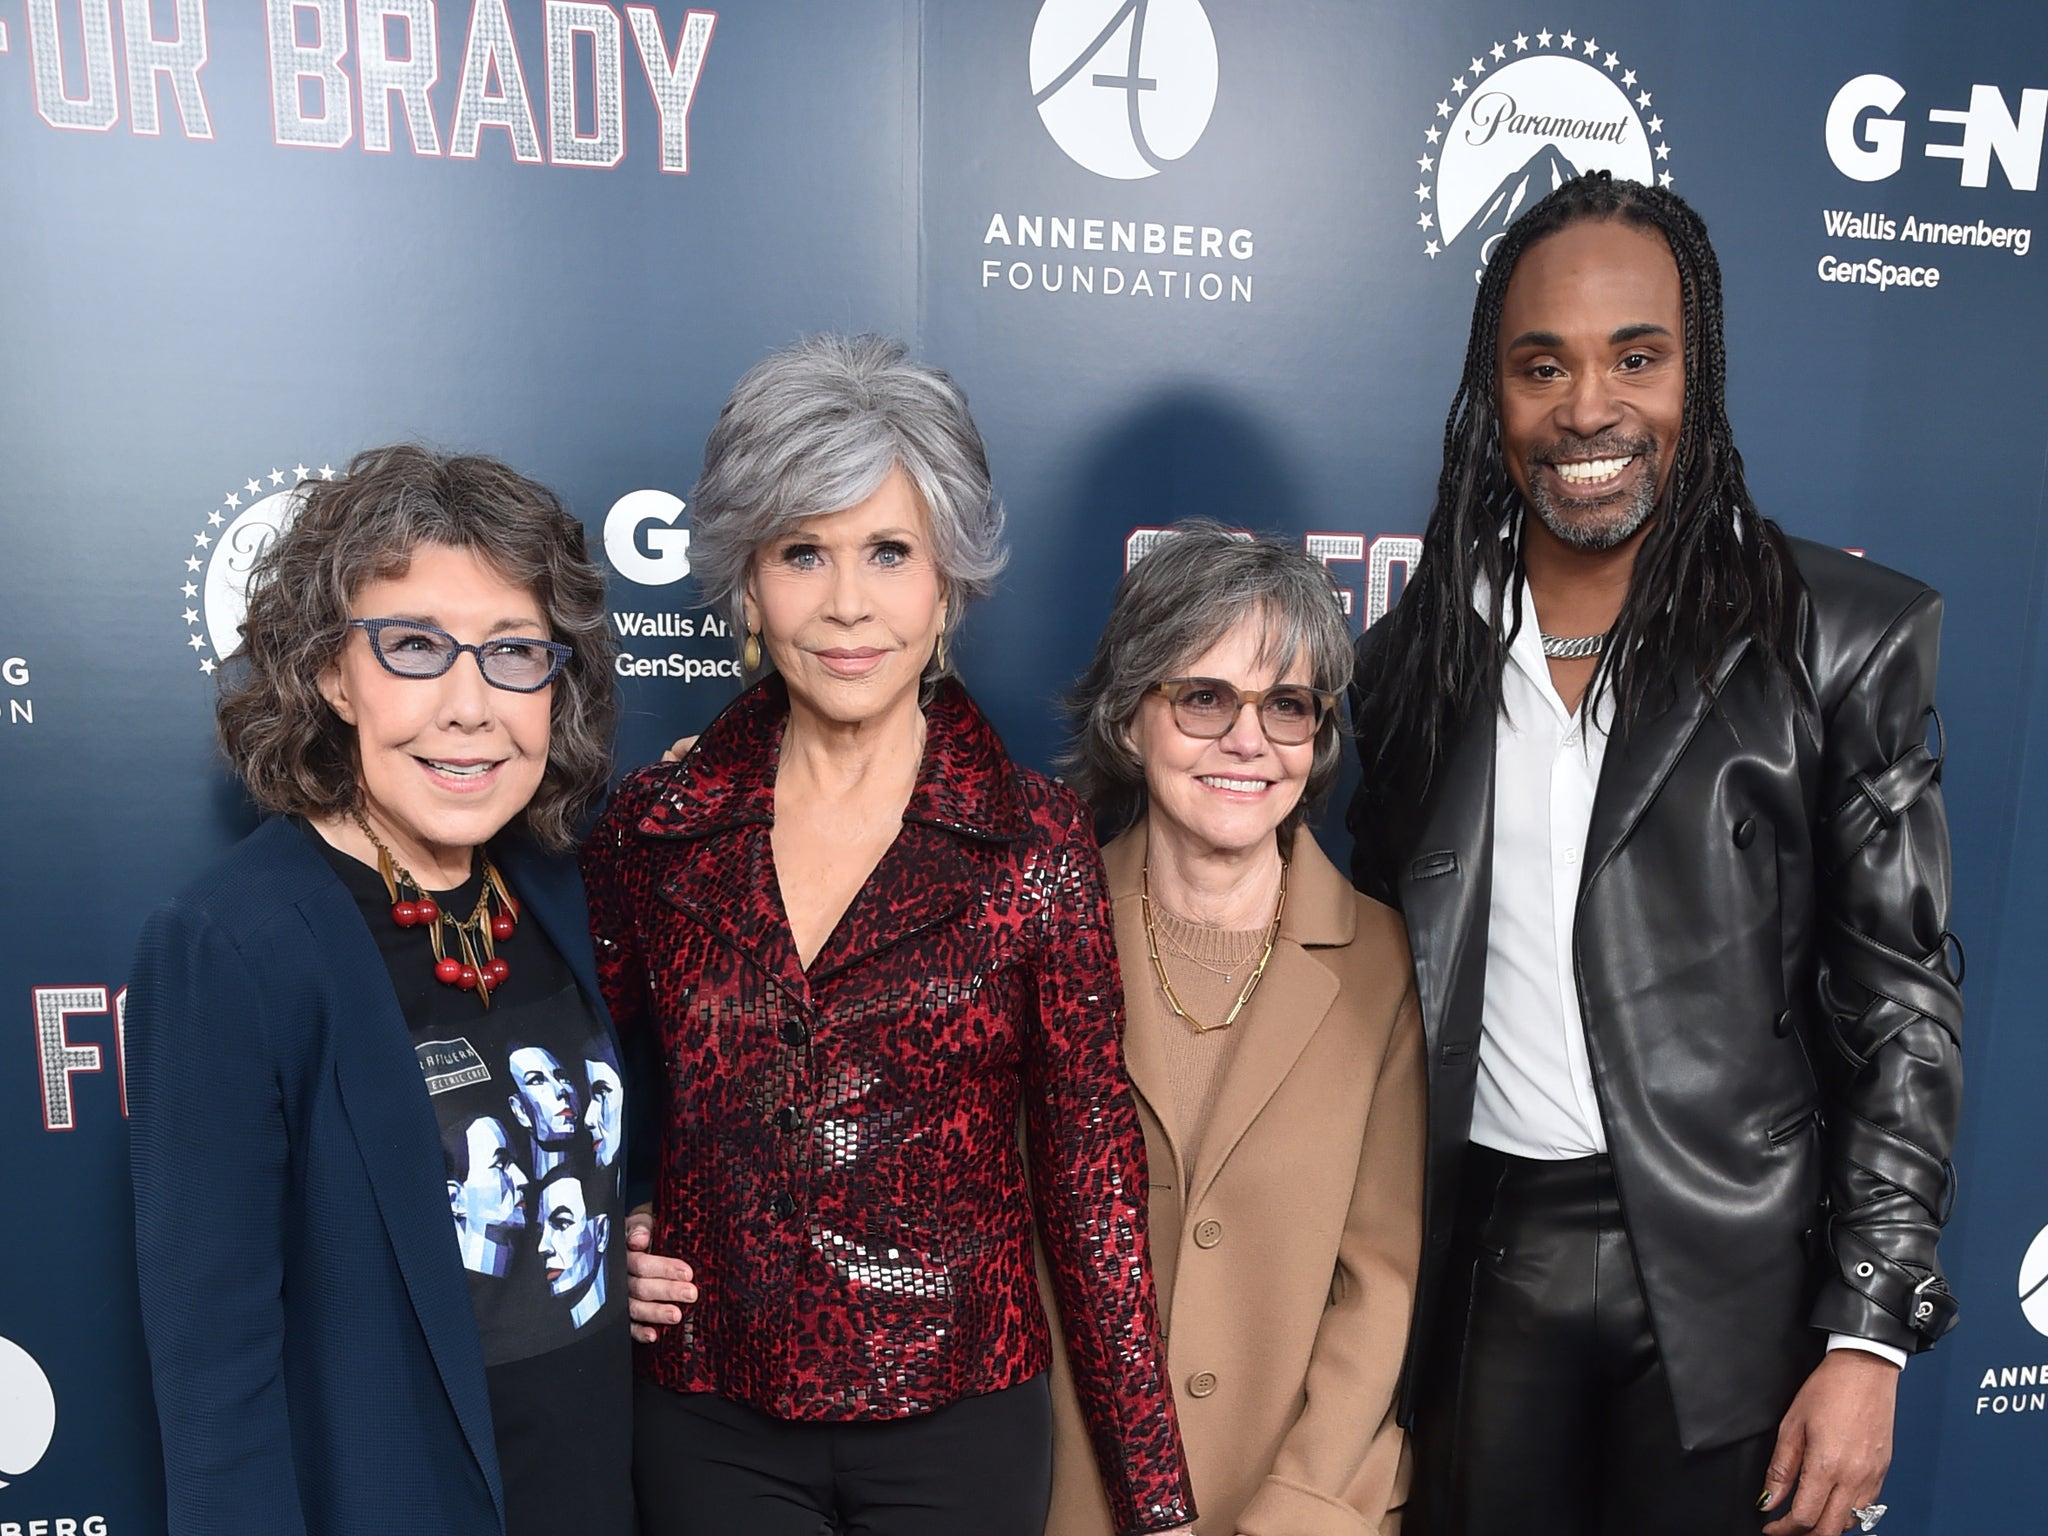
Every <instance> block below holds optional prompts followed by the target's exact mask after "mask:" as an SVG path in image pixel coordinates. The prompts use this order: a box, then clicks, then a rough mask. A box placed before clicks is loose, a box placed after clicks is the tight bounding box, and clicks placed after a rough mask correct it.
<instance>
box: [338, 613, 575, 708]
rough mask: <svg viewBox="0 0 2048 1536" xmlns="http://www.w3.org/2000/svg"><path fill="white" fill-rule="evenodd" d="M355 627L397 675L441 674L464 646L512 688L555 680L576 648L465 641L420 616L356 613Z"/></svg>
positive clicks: (496, 681) (529, 689)
mask: <svg viewBox="0 0 2048 1536" xmlns="http://www.w3.org/2000/svg"><path fill="white" fill-rule="evenodd" d="M348 627H349V628H350V629H360V630H361V631H362V632H363V633H364V634H366V635H368V636H369V637H370V650H371V651H372V652H373V653H375V655H376V657H377V660H378V661H380V662H382V663H383V664H384V670H385V671H386V672H389V673H392V674H393V675H394V676H397V677H418V678H427V677H439V676H441V675H442V674H443V673H445V672H446V671H447V670H448V669H449V668H450V667H452V666H454V665H455V659H456V658H457V657H458V656H460V655H461V654H462V653H463V652H464V651H468V652H469V653H470V655H472V656H474V657H475V658H476V664H477V670H478V671H480V672H482V673H483V675H484V681H485V682H487V683H489V684H490V685H491V686H492V687H493V688H503V689H506V690H507V691H509V692H512V693H538V692H540V691H541V689H543V688H545V687H547V685H548V684H549V683H552V682H553V681H554V680H555V674H556V673H557V672H559V671H561V670H562V664H563V663H564V662H566V661H567V660H568V659H569V658H570V657H571V656H573V655H574V654H575V652H574V651H572V650H570V648H569V647H568V646H566V645H560V644H557V643H556V642H555V641H553V640H532V639H528V638H526V637H525V636H523V635H504V636H501V637H499V638H497V639H493V640H486V641H484V643H483V644H482V645H464V644H463V643H462V642H461V641H460V640H458V639H456V638H455V637H454V636H453V635H451V634H449V633H448V631H447V630H445V629H436V628H435V627H434V626H433V625H431V624H422V623H420V622H418V621H417V620H415V619H350V620H349V621H348Z"/></svg>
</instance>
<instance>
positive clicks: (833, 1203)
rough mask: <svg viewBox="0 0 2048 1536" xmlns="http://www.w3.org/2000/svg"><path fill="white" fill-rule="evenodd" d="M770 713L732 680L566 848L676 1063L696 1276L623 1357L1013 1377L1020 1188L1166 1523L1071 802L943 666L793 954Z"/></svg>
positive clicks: (1085, 1401)
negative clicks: (868, 838) (678, 746)
mask: <svg viewBox="0 0 2048 1536" xmlns="http://www.w3.org/2000/svg"><path fill="white" fill-rule="evenodd" d="M787 709H788V704H787V695H786V693H785V692H784V690H783V687H782V685H781V683H780V682H779V681H778V680H774V679H771V680H769V681H768V682H765V683H763V684H760V685H758V686H756V687H754V688H752V689H750V690H749V691H748V692H746V693H744V694H742V695H741V696H740V697H739V698H738V699H737V700H735V701H734V703H733V704H732V705H731V706H730V707H729V708H728V709H727V710H726V711H725V712H724V713H723V714H721V715H720V716H719V717H718V719H717V720H716V721H714V722H713V723H712V725H711V727H710V728H709V729H708V730H707V731H706V732H705V733H704V736H703V738H702V740H700V741H699V742H698V744H697V747H696V750H695V751H693V752H692V753H691V754H690V755H689V756H688V757H687V758H686V759H685V760H684V761H682V762H680V763H668V764H661V765H659V766H656V767H652V768H646V769H642V770H641V771H639V772H637V773H635V774H632V775H631V776H629V777H628V778H627V779H626V780H625V782H624V783H623V784H621V785H620V787H619V791H618V794H617V796H616V797H615V798H614V799H613V801H612V803H611V806H610V808H609V809H608V811H607V812H606V814H605V816H604V818H603V819H602V821H601V822H600V824H599V826H598V828H597V830H596V832H595V834H594V835H593V836H592V837H591V839H590V841H589V843H588V844H587V846H586V850H585V853H584V876H585V879H586V881H587V883H588V886H589V894H590V910H591V925H592V930H593V932H594V934H595V936H596V939H597V950H598V962H599V968H600V973H601V976H602V979H603V983H604V989H605V995H606V1000H607V1001H608V1002H609V1003H610V1005H611V1010H612V1015H613V1017H614V1018H615V1019H616V1020H617V1022H618V1027H619V1031H620V1034H621V1036H622V1037H623V1038H626V1039H628V1040H631V1039H633V1038H634V1037H636V1036H638V1037H640V1039H641V1041H642V1043H643V1046H644V1045H645V1044H652V1045H653V1046H654V1048H655V1049H654V1050H653V1051H648V1052H646V1054H647V1055H648V1056H650V1057H652V1056H653V1055H655V1054H658V1056H659V1058H660V1061H661V1064H662V1066H663V1068H664V1070H665V1074H666V1086H667V1090H668V1093H667V1103H666V1105H665V1106H664V1114H663V1116H662V1118H663V1120H664V1124H663V1127H662V1131H663V1136H662V1147H661V1156H660V1162H659V1173H658V1182H657V1189H656V1197H655V1228H654V1234H653V1236H654V1245H653V1246H654V1250H655V1251H656V1252H659V1253H669V1254H674V1255H676V1256H678V1257H680V1258H685V1259H688V1260H689V1261H690V1263H691V1265H692V1266H693V1267H694V1268H695V1269H696V1271H697V1282H698V1285H699V1286H700V1296H699V1300H698V1301H697V1303H696V1305H695V1306H693V1307H690V1308H688V1309H686V1312H685V1321H684V1322H683V1323H682V1324H681V1325H679V1326H677V1327H673V1328H669V1329H666V1330H664V1332H663V1333H662V1335H661V1338H660V1340H659V1341H658V1342H657V1343H655V1344H653V1345H650V1346H648V1347H647V1348H646V1349H643V1350H642V1351H641V1352H640V1369H641V1371H642V1372H643V1373H644V1374H646V1375H648V1376H650V1377H652V1379H654V1380H655V1381H657V1382H660V1383H661V1384H662V1385H664V1386H667V1387H670V1388H673V1389H675V1390H677V1391H684V1392H693V1391H706V1390H708V1391H714V1392H718V1393H721V1394H723V1395H724V1396H726V1397H729V1398H732V1399H735V1400H737V1401H739V1402H743V1403H748V1404H751V1405H752V1406H754V1407H756V1408H759V1409H761V1410H762V1411H764V1412H766V1413H769V1414H772V1415H775V1416H776V1417H779V1418H785V1419H809V1420H849V1419H891V1418H900V1417H903V1416H906V1415H910V1414H916V1413H922V1412H926V1411H928V1410H930V1409H934V1408H937V1407H940V1406H942V1405H944V1404H946V1403H949V1402H952V1401H954V1400H956V1399H959V1398H963V1397H968V1396H972V1395H976V1394H980V1393H985V1392H990V1391H994V1390H996V1389H998V1388H1002V1387H1008V1386H1012V1385H1015V1384H1017V1383H1019V1382H1023V1381H1026V1380H1028V1379H1029V1378H1031V1377H1033V1376H1035V1375H1037V1374H1038V1373H1039V1372H1041V1371H1043V1370H1045V1369H1046V1367H1047V1364H1048V1361H1049V1344H1048V1340H1047V1333H1046V1325H1045V1317H1044V1314H1043V1313H1042V1311H1041V1310H1040V1307H1039V1301H1038V1291H1037V1286H1036V1282H1035V1280H1034V1272H1033V1264H1032V1233H1033V1211H1032V1194H1031V1192H1032V1191H1036V1193H1037V1205H1038V1218H1039V1220H1038V1231H1039V1236H1040V1238H1041V1240H1042V1241H1043V1243H1044V1247H1045V1252H1046V1255H1047V1258H1048V1261H1049V1268H1050V1271H1051V1274H1052V1277H1053V1281H1054V1291H1055V1294H1056V1296H1057V1298H1058V1301H1059V1306H1060V1312H1061V1315H1062V1318H1063V1320H1064V1321H1065V1324H1066V1336H1067V1345H1068V1350H1069V1352H1070V1357H1071V1359H1072V1363H1073V1369H1074V1378H1075V1381H1076V1382H1077V1384H1078V1386H1079V1389H1080V1396H1081V1401H1082V1405H1083V1409H1084V1412H1085V1413H1086V1415H1087V1419H1088V1422H1089V1425H1090V1429H1091V1433H1092V1436H1093V1439H1094V1443H1095V1453H1096V1458H1097V1461H1098V1463H1099V1465H1100V1467H1101V1470H1102V1474H1103V1481H1104V1486H1105V1489H1106V1490H1107V1492H1108V1495H1109V1503H1110V1507H1111V1509H1112V1510H1113V1511H1114V1512H1115V1513H1116V1516H1117V1520H1118V1523H1119V1525H1120V1526H1121V1527H1123V1528H1124V1529H1125V1530H1128V1531H1157V1530H1164V1529H1169V1528H1171V1527H1174V1526H1178V1525H1183V1524H1185V1523H1187V1522H1188V1521H1189V1520H1191V1519H1192V1518H1193V1497H1192V1494H1191V1492H1190V1490H1189V1485H1188V1481H1187V1473H1186V1468H1185V1465H1184V1462H1183V1458H1182V1454H1181V1445H1180V1434H1179V1429H1178V1426H1177V1424H1176V1421H1175V1418H1174V1410H1173V1396H1172V1393H1171V1391H1170V1389H1169V1386H1168V1382H1167V1378H1166V1374H1165V1360H1164V1353H1163V1350H1162V1347H1161V1341H1160V1338H1159V1329H1158V1321H1157V1314H1156V1310H1155V1306H1154V1301H1153V1291H1152V1274H1151V1269H1150V1266H1149V1264H1148V1262H1147V1259H1146V1249H1145V1190H1146V1182H1145V1181H1146V1172H1145V1146H1144V1141H1143V1139H1142V1137H1141V1134H1140V1131H1139V1128H1138V1122H1137V1118H1136V1112H1135V1110H1134V1109H1133V1107H1132V1104H1131V1098H1130V1093H1129V1084H1128V1079H1127V1078H1126V1077H1125V1075H1124V1067H1123V1054H1122V1045H1121V1040H1120V1036H1121V1031H1122V1024H1123V992H1122V983H1121V981H1120V979H1119V976H1118V973H1117V963H1116V953H1115V950H1114V947H1113V943H1112V939H1111V930H1110V912H1109V902H1108V898H1107V895H1106V893H1105V890H1104V885H1103V876H1102V864H1101V860H1100V857H1099V856H1098V854H1097V852H1096V848H1095V841H1094V838H1093V835H1092V832H1091V827H1090V822H1089V818H1088V815H1087V812H1086V810H1085V809H1084V808H1083V807H1082V805H1081V803H1080V801H1079V800H1078V799H1077V798H1076V797H1075V796H1074V795H1073V794H1071V793H1070V792H1069V791H1067V790H1065V789H1063V788H1061V787H1060V786H1059V785H1057V784H1054V783H1053V782H1051V781H1050V780H1048V779H1046V778H1044V777H1042V776H1040V775H1038V774H1035V773H1032V772H1030V771H1028V770H1025V769H1022V768H1019V767H1017V766H1016V765H1014V764H1013V763H1012V762H1011V761H1010V759H1009V757H1008V755H1007V754H1006V753H1005V752H1004V750H1003V746H1002V743H1001V741H999V740H998V739H997V737H996V734H995V732H994V730H993V729H992V728H991V727H990V726H989V725H988V723H987V721H986V720H984V719H983V718H982V716H981V714H980V712H979V711H978V710H976V708H975V707H974V705H973V703H972V702H971V701H970V700H969V699H968V697H967V694H966V692H965V690H964V689H962V688H960V687H959V685H958V684H956V683H952V682H950V681H949V682H944V683H942V684H941V685H940V686H939V688H938V691H937V694H936V696H935V697H934V698H933V700H932V702H931V704H930V706H929V707H928V708H927V710H926V712H925V713H926V720H927V725H928V730H927V737H926V740H927V746H926V750H925V760H924V765H923V767H922V769H921V770H920V773H919V776H918V781H917V786H916V788H915V790H914V791H913V792H912V794H911V798H910V804H909V806H908V808H907V809H906V810H905V811H904V815H903V830H902V832H901V833H900V834H899V835H898V837H897V839H896V841H895V842H894V843H893V844H892V845H891V846H890V848H889V850H888V852H887V853H886V854H884V855H883V858H882V861H881V863H880V864H879V865H878V866H877V867H876V869H875V872H874V874H873V875H872V876H871V877H870V878H869V880H868V882H867V884H866V885H865V886H864V887H863V888H862V889H861V891H860V893H859V894H858V895H857V896H856V897H855V898H854V901H853V904H852V905H851V906H850V907H849V908H848V910H847V912H846V915H845V916H844V917H843V918H842V919H841V920H840V922H839V926H838V927H837V928H836V929H835V930H834V931H833V932H832V934H831V935H830V937H828V938H827V940H826V941H825V945H824V948H823V949H821V950H820V951H819V953H818V955H817V956H816V958H815V959H814V960H813V962H812V964H811V968H810V970H809V971H808V972H806V971H805V970H804V968H803V967H802V965H801V964H800V963H799V962H798V960H797V955H796V949H795V946H794V943H793V941H792V939H791V937H790V931H789V924H788V922H787V920H786V918H785V917H784V915H783V909H782V899H781V895H780V891H779V888H778V886H777V883H776V875H775V867H774V856H773V853H772V852H771V849H770V845H769V830H770V826H771V823H772V821H773V818H774V812H775V798H774V784H775V766H776V756H777V753H778V751H779V749H780V746H781V740H782V729H783V723H784V720H785V719H786V717H787ZM650 1031H651V1032H653V1036H652V1040H651V1041H650V1040H649V1039H648V1032H650ZM1020 1108H1021V1111H1022V1115H1023V1125H1024V1128H1025V1135H1024V1138H1023V1142H1024V1147H1025V1148H1028V1152H1029V1161H1030V1177H1029V1180H1028V1181H1027V1179H1026V1173H1025V1168H1024V1166H1023V1165H1024V1161H1025V1158H1024V1155H1023V1151H1022V1149H1020V1146H1019V1138H1018V1134H1017V1129H1018V1123H1019V1111H1020Z"/></svg>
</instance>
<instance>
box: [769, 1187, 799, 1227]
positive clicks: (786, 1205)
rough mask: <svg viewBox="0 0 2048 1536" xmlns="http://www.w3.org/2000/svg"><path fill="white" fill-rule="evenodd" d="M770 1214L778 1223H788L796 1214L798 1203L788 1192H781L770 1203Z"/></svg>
mask: <svg viewBox="0 0 2048 1536" xmlns="http://www.w3.org/2000/svg"><path fill="white" fill-rule="evenodd" d="M768 1214H769V1215H770V1216H773V1217H774V1218H775V1219H776V1220H777V1221H787V1220H789V1218H790V1217H792V1216H794V1215H795V1214H796V1201H795V1200H794V1199H793V1198H791V1196H790V1195H789V1193H788V1192H787V1191H786V1190H785V1191H780V1192H778V1193H777V1194H776V1195H775V1196H774V1198H772V1199H771V1200H770V1201H769V1202H768Z"/></svg>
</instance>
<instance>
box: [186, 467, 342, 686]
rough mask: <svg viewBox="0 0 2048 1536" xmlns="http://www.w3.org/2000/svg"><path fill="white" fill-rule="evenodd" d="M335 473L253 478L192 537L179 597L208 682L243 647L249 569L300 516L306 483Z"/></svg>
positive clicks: (301, 471)
mask: <svg viewBox="0 0 2048 1536" xmlns="http://www.w3.org/2000/svg"><path fill="white" fill-rule="evenodd" d="M336 473H337V471H336V470H335V469H334V467H333V466H332V465H328V464H323V465H321V466H320V467H319V468H318V469H308V468H306V466H305V465H303V464H298V465H294V466H293V467H292V468H290V469H272V470H271V471H270V472H269V473H268V474H267V475H262V474H257V475H251V476H250V477H249V478H248V479H247V480H245V481H243V482H242V483H241V484H240V485H239V486H237V487H236V488H235V489H234V490H232V491H229V492H228V493H227V495H226V496H224V497H222V498H221V502H220V505H219V506H217V507H215V508H214V509H213V510H212V511H211V512H208V513H207V514H206V524H205V526H204V527H202V528H201V529H200V530H199V531H198V532H197V533H195V534H193V535H192V551H191V553H189V554H188V555H186V556H185V579H184V581H183V582H182V583H181V584H180V585H179V587H178V591H179V593H180V594H181V595H182V596H183V597H184V599H185V630H186V635H185V644H186V645H187V646H189V647H190V648H191V650H192V652H193V654H194V655H195V656H197V657H198V658H199V670H200V671H202V672H204V673H205V674H206V675H207V676H209V677H211V676H212V675H213V674H214V673H215V672H216V671H218V670H219V668H220V664H221V662H223V661H225V660H226V659H227V658H228V657H229V656H230V655H232V654H233V653H234V650H235V647H236V646H238V645H240V644H241V643H242V620H243V618H244V617H246V616H247V614H248V612H249V599H248V590H249V568H250V567H251V566H253V565H254V564H255V563H256V557H257V556H258V555H260V554H262V553H263V551H264V550H266V549H268V548H269V547H270V541H271V540H272V539H274V538H276V537H277V536H278V534H279V532H280V531H282V530H283V528H284V526H285V524H287V523H289V522H290V521H291V520H292V514H293V513H295V512H297V511H298V509H299V500H300V496H301V492H302V490H303V487H304V486H305V483H306V482H307V481H308V480H316V479H317V480H332V479H333V478H334V477H335V474H336Z"/></svg>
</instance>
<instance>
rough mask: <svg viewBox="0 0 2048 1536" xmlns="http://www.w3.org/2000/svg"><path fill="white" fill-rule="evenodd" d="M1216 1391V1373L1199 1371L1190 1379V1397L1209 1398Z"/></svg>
mask: <svg viewBox="0 0 2048 1536" xmlns="http://www.w3.org/2000/svg"><path fill="white" fill-rule="evenodd" d="M1215 1390H1216V1373H1215V1372H1214V1371H1197V1372H1195V1374H1194V1375H1192V1376H1190V1377H1189V1378H1188V1396H1189V1397H1207V1396H1208V1395H1209V1394H1210V1393H1211V1392H1214V1391H1215Z"/></svg>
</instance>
